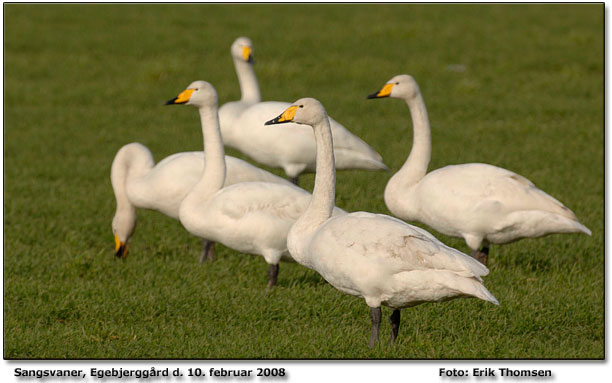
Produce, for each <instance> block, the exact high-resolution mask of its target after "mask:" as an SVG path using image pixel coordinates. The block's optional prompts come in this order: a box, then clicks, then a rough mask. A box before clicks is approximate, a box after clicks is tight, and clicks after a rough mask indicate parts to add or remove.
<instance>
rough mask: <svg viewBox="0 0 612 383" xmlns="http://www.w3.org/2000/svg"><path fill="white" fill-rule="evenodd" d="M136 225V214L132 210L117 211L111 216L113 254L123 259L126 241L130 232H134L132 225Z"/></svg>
mask: <svg viewBox="0 0 612 383" xmlns="http://www.w3.org/2000/svg"><path fill="white" fill-rule="evenodd" d="M135 226H136V214H134V213H133V211H130V212H125V214H122V213H121V212H117V213H116V214H115V216H114V217H113V223H112V228H113V235H114V236H115V256H116V257H117V258H122V259H125V257H126V256H127V252H128V241H129V239H130V237H131V236H132V234H134V227H135Z"/></svg>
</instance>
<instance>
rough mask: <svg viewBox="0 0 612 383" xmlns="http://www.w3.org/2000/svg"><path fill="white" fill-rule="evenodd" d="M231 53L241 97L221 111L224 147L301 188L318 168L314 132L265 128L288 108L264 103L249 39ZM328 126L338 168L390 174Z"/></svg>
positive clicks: (366, 149) (351, 138) (362, 146)
mask: <svg viewBox="0 0 612 383" xmlns="http://www.w3.org/2000/svg"><path fill="white" fill-rule="evenodd" d="M231 53H232V57H233V60H234V65H235V67H236V72H237V74H238V80H239V82H240V89H241V92H242V98H241V99H240V101H233V102H229V103H226V104H224V105H223V106H222V107H221V108H220V109H219V121H220V124H221V132H222V136H223V142H224V144H225V145H227V146H229V147H232V148H234V149H237V150H239V151H240V152H242V153H244V154H246V155H248V156H249V157H251V158H253V159H254V160H256V161H257V162H259V163H261V164H264V165H267V166H270V167H275V168H282V169H283V170H284V171H285V173H286V174H287V176H288V177H290V178H291V179H292V180H294V182H295V183H297V178H298V177H299V175H300V174H301V173H303V172H313V171H314V168H315V163H314V158H315V153H316V149H315V148H316V145H315V140H314V135H313V133H312V130H311V129H310V128H308V127H306V126H301V125H298V124H289V125H288V126H286V127H284V129H279V128H277V127H274V126H272V127H264V123H265V122H266V120H267V119H269V116H271V115H278V114H280V113H281V112H282V111H283V110H285V109H287V107H289V106H290V104H289V103H286V102H277V101H266V102H261V96H260V92H259V85H258V83H257V78H256V77H255V72H254V71H253V67H252V44H251V40H249V39H247V38H246V37H240V38H238V39H237V40H236V41H235V42H234V44H232V48H231ZM330 121H331V129H332V134H333V136H334V150H335V154H336V168H337V169H366V170H388V168H387V166H386V165H385V164H384V163H383V162H382V157H381V156H380V154H378V153H377V152H376V151H375V150H374V149H372V148H371V147H370V146H369V145H368V144H366V143H365V142H364V141H363V140H361V139H360V138H359V137H357V136H356V135H354V134H352V133H351V132H350V131H349V130H348V129H346V128H345V127H344V126H342V125H341V124H340V123H338V122H337V121H335V120H333V119H330Z"/></svg>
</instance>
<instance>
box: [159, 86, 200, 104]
mask: <svg viewBox="0 0 612 383" xmlns="http://www.w3.org/2000/svg"><path fill="white" fill-rule="evenodd" d="M193 91H194V89H185V90H184V91H182V92H181V93H180V94H179V95H178V96H176V97H174V98H173V99H172V100H168V101H166V105H176V104H184V103H186V102H187V101H189V99H190V98H191V94H192V93H193Z"/></svg>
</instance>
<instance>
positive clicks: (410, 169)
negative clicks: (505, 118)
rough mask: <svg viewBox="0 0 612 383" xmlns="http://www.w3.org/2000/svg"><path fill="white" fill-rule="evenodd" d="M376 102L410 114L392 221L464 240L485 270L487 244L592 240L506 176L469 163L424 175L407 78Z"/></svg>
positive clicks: (425, 130)
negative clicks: (399, 104)
mask: <svg viewBox="0 0 612 383" xmlns="http://www.w3.org/2000/svg"><path fill="white" fill-rule="evenodd" d="M381 97H393V98H400V99H403V100H405V101H406V103H407V104H408V107H409V108H410V113H411V114H412V127H413V131H414V138H413V142H412V150H411V151H410V155H409V156H408V159H407V160H406V162H405V163H404V165H403V166H402V168H401V169H400V170H399V171H398V172H397V174H395V175H394V176H393V177H392V178H391V179H390V180H389V182H388V183H387V187H386V188H385V203H386V205H387V207H388V208H389V210H390V211H391V212H392V213H393V214H394V215H395V216H397V217H399V218H401V219H404V220H408V221H418V222H422V223H424V224H426V225H428V226H430V227H432V228H434V229H435V230H437V231H439V232H440V233H443V234H446V235H450V236H453V237H460V238H464V239H465V242H466V243H467V245H468V246H469V247H470V248H471V249H472V256H473V257H475V258H476V259H478V260H479V261H481V262H482V263H484V264H486V263H487V259H488V253H489V244H490V243H495V244H504V243H508V242H512V241H516V240H518V239H521V238H528V237H541V236H544V235H547V234H552V233H585V234H588V235H591V231H590V230H589V229H588V228H586V227H585V226H584V225H583V224H581V223H580V222H578V219H577V218H576V216H575V215H574V213H572V211H571V210H569V209H568V208H567V207H565V206H564V205H563V204H562V203H561V202H559V201H557V200H556V199H554V198H553V197H551V196H549V195H548V194H546V193H545V192H543V191H542V190H540V189H538V188H537V187H535V185H534V184H533V183H532V182H531V181H529V180H528V179H526V178H525V177H522V176H520V175H518V174H516V173H513V172H511V171H509V170H506V169H502V168H499V167H497V166H493V165H488V164H481V163H472V164H461V165H450V166H445V167H443V168H440V169H437V170H434V171H432V172H431V173H428V174H427V166H428V165H429V160H430V157H431V132H430V127H429V119H428V117H427V109H426V108H425V102H424V101H423V97H422V96H421V91H420V90H419V86H418V85H417V83H416V81H415V80H414V79H413V78H412V77H411V76H409V75H398V76H395V77H393V78H392V79H391V80H389V81H388V82H387V83H386V85H385V86H384V87H383V88H382V89H381V90H380V91H378V92H376V93H374V94H371V95H369V96H368V98H381Z"/></svg>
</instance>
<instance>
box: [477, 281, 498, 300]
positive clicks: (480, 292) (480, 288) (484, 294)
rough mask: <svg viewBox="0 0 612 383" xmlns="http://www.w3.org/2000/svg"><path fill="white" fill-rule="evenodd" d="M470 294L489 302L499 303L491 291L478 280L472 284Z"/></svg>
mask: <svg viewBox="0 0 612 383" xmlns="http://www.w3.org/2000/svg"><path fill="white" fill-rule="evenodd" d="M471 295H472V296H474V297H476V298H480V299H482V300H483V301H487V302H491V303H493V304H494V305H499V301H498V300H497V298H495V296H494V295H493V294H491V292H490V291H489V290H488V289H487V288H486V287H485V285H483V284H482V283H480V282H476V283H475V285H474V289H473V293H472V294H471Z"/></svg>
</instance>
